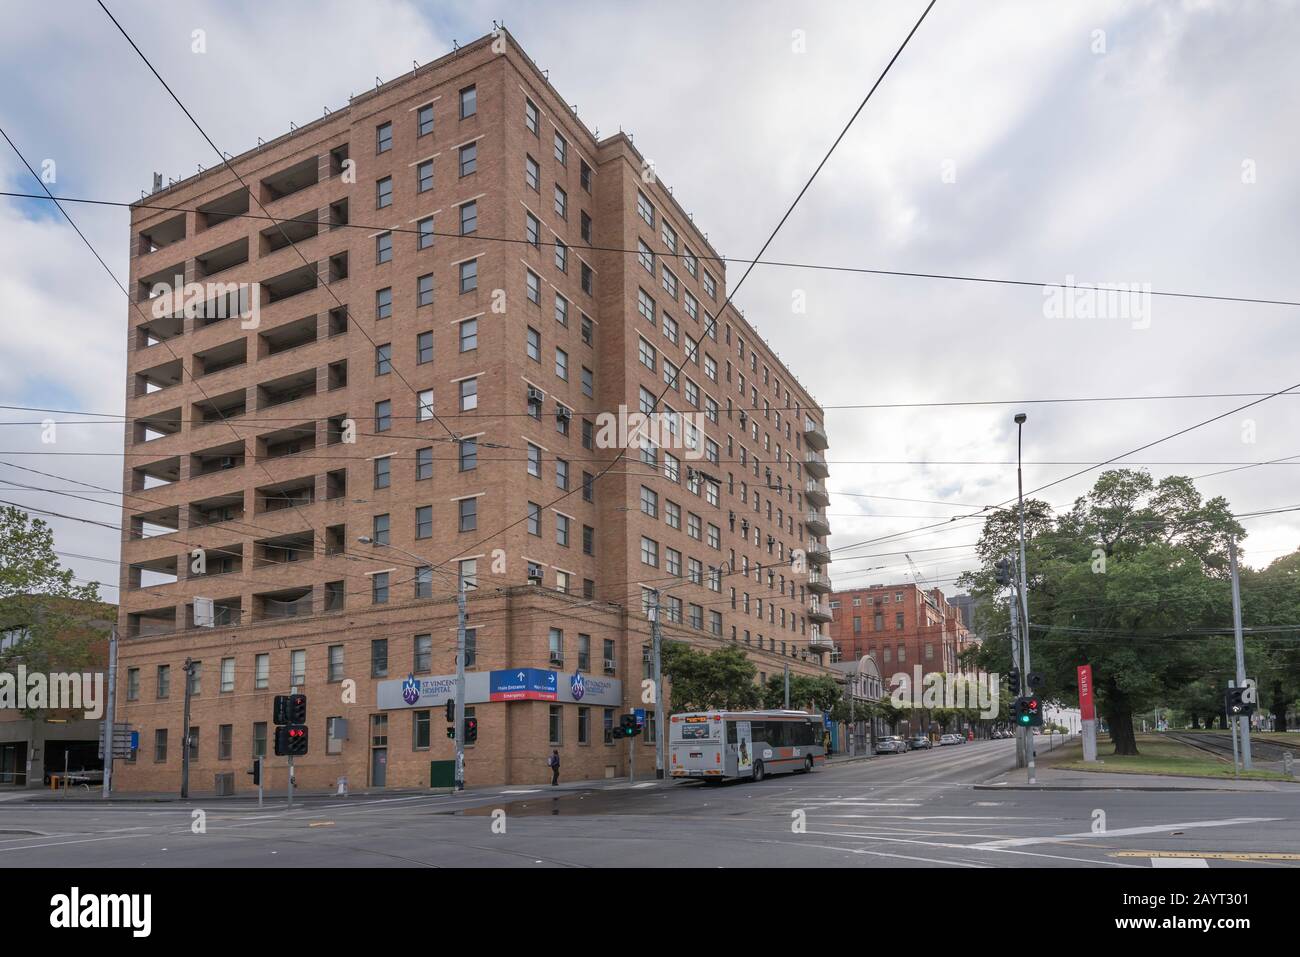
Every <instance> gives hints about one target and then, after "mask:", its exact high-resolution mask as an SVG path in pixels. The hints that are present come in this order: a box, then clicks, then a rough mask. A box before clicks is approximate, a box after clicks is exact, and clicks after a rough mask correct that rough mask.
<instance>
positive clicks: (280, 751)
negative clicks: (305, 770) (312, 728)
mask: <svg viewBox="0 0 1300 957" xmlns="http://www.w3.org/2000/svg"><path fill="white" fill-rule="evenodd" d="M275 753H276V755H277V756H286V755H287V756H289V757H299V756H301V755H304V754H306V753H307V726H306V725H305V724H284V725H280V726H279V727H277V728H276V729H275Z"/></svg>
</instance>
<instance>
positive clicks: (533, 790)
mask: <svg viewBox="0 0 1300 957" xmlns="http://www.w3.org/2000/svg"><path fill="white" fill-rule="evenodd" d="M541 792H542V789H541V788H519V789H517V790H511V791H498V792H497V793H498V794H540V793H541Z"/></svg>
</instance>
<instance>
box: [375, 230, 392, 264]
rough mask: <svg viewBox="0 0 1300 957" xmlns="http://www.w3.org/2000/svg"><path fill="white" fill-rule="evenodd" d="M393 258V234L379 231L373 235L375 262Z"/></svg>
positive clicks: (379, 262) (378, 262) (384, 261)
mask: <svg viewBox="0 0 1300 957" xmlns="http://www.w3.org/2000/svg"><path fill="white" fill-rule="evenodd" d="M392 260H393V234H392V233H380V234H379V235H378V236H376V237H375V262H376V263H377V264H382V263H386V262H392Z"/></svg>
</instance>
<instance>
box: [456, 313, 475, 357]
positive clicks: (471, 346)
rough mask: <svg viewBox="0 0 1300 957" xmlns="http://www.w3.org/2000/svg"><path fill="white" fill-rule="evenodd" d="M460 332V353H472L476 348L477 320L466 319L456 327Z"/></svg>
mask: <svg viewBox="0 0 1300 957" xmlns="http://www.w3.org/2000/svg"><path fill="white" fill-rule="evenodd" d="M458 328H459V330H460V351H461V352H473V351H474V350H475V349H477V348H478V320H477V319H466V320H465V321H464V322H462V323H461V324H460V326H459V327H458Z"/></svg>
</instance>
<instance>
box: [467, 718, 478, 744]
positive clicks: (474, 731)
mask: <svg viewBox="0 0 1300 957" xmlns="http://www.w3.org/2000/svg"><path fill="white" fill-rule="evenodd" d="M477 740H478V718H466V719H465V743H466V744H473V743H474V742H475V741H477Z"/></svg>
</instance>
